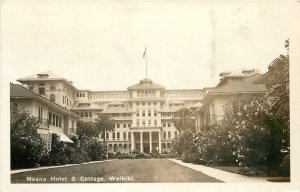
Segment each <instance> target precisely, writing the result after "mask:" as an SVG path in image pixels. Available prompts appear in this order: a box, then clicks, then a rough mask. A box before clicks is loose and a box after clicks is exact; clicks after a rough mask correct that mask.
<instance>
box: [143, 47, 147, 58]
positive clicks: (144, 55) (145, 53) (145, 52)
mask: <svg viewBox="0 0 300 192" xmlns="http://www.w3.org/2000/svg"><path fill="white" fill-rule="evenodd" d="M146 55H147V47H145V51H144V54H143V58H145V57H146Z"/></svg>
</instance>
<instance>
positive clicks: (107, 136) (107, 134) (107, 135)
mask: <svg viewBox="0 0 300 192" xmlns="http://www.w3.org/2000/svg"><path fill="white" fill-rule="evenodd" d="M108 138H109V133H107V132H106V140H108Z"/></svg>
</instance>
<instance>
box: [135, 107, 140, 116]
mask: <svg viewBox="0 0 300 192" xmlns="http://www.w3.org/2000/svg"><path fill="white" fill-rule="evenodd" d="M136 116H137V117H139V116H140V110H139V109H137V110H136Z"/></svg>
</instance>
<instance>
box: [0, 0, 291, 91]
mask: <svg viewBox="0 0 300 192" xmlns="http://www.w3.org/2000/svg"><path fill="white" fill-rule="evenodd" d="M289 8H290V7H289ZM1 9H2V11H1V43H2V47H1V48H2V50H1V53H2V55H1V69H2V74H4V75H5V78H6V80H7V81H9V82H13V83H16V79H18V78H21V77H25V76H28V75H33V74H37V73H39V72H44V71H49V70H50V71H52V72H53V73H55V74H58V75H60V76H62V77H64V78H66V79H68V80H71V81H73V82H74V85H75V86H76V87H77V88H78V89H89V90H94V91H101V90H126V88H127V87H129V86H131V85H133V84H136V83H138V82H139V80H141V79H143V78H145V77H146V75H145V70H146V69H145V68H146V64H145V59H144V58H143V52H144V49H145V47H146V46H147V58H148V78H150V79H152V80H153V81H154V82H156V83H158V84H161V85H163V86H165V87H166V88H167V89H201V88H203V87H214V86H215V85H216V84H217V83H218V81H219V76H218V75H219V74H220V72H222V71H235V70H238V69H240V68H247V69H253V68H255V69H259V70H260V72H261V73H264V72H266V71H267V67H268V65H269V64H270V62H272V60H274V59H275V58H276V57H277V56H279V55H280V54H285V53H286V51H285V49H284V42H285V40H286V39H288V38H289V37H290V34H291V33H292V29H291V26H294V25H295V23H293V22H294V20H291V19H290V18H289V17H291V18H293V15H292V13H290V12H289V9H288V6H282V4H280V3H273V4H259V5H256V4H252V3H247V4H246V3H243V4H241V3H239V4H238V3H235V4H229V3H218V4H216V3H211V4H205V3H195V2H193V3H192V2H189V3H188V2H186V3H162V2H161V3H158V2H157V3H153V2H152V3H137V2H136V3H125V2H115V3H109V2H102V3H100V2H92V1H90V2H86V3H83V2H77V3H75V2H64V3H63V2H61V3H58V2H56V1H53V2H49V1H48V2H39V3H38V2H31V3H30V2H23V3H22V2H11V3H8V2H6V3H3V4H2V8H1Z"/></svg>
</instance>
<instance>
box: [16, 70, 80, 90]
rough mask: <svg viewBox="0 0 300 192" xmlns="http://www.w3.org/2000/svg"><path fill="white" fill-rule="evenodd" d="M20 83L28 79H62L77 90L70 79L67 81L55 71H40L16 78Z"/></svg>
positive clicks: (28, 80)
mask: <svg viewBox="0 0 300 192" xmlns="http://www.w3.org/2000/svg"><path fill="white" fill-rule="evenodd" d="M17 81H19V82H20V83H24V82H30V81H64V82H66V83H67V84H68V85H70V86H71V87H72V88H74V89H75V90H78V89H77V88H76V87H75V86H74V85H73V82H72V81H69V80H67V79H65V78H63V77H61V76H59V75H57V74H55V73H52V72H51V71H45V72H41V73H37V74H35V75H30V76H26V77H23V78H20V79H17Z"/></svg>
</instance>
